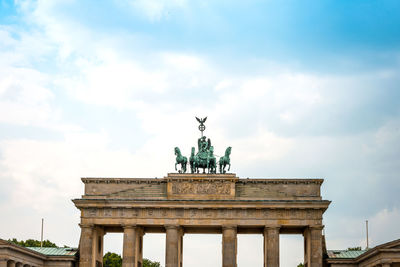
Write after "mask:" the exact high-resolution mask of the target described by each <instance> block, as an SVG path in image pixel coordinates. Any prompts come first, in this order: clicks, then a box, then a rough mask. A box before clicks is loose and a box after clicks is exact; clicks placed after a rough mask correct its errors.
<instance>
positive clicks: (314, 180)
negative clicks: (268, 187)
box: [237, 178, 324, 185]
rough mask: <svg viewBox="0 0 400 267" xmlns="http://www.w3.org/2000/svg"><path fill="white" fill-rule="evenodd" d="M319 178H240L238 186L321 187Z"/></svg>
mask: <svg viewBox="0 0 400 267" xmlns="http://www.w3.org/2000/svg"><path fill="white" fill-rule="evenodd" d="M323 182H324V179H321V178H240V179H239V180H238V181H237V183H240V184H258V183H260V184H317V185H321V184H322V183H323Z"/></svg>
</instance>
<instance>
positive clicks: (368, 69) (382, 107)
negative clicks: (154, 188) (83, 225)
mask: <svg viewBox="0 0 400 267" xmlns="http://www.w3.org/2000/svg"><path fill="white" fill-rule="evenodd" d="M399 13H400V3H399V1H397V0H379V1H378V0H353V1H345V0H343V1H341V0H339V1H337V0H335V1H333V0H322V1H321V0H309V1H300V0H284V1H272V0H266V1H256V0H254V1H252V0H249V1H224V0H221V1H207V0H203V1H201V0H199V1H196V0H193V1H189V0H132V1H130V0H120V1H111V0H110V1H77V0H76V1H74V0H51V1H29V0H27V1H25V0H15V1H10V0H0V213H1V220H0V238H5V239H7V238H12V237H16V238H18V239H28V238H35V239H40V221H41V218H45V233H44V234H45V238H46V239H50V240H51V241H53V242H55V243H57V244H58V245H60V246H62V245H70V246H77V245H78V240H79V234H80V229H79V226H78V222H79V216H80V214H79V212H78V210H77V209H76V208H75V207H74V205H73V203H72V202H71V201H70V200H71V199H73V198H79V197H80V196H81V195H82V194H83V186H82V183H81V181H80V177H163V176H165V175H166V174H167V173H168V172H172V171H173V164H174V160H175V159H174V155H173V147H175V146H179V147H180V148H181V150H182V151H183V153H184V154H186V155H188V154H189V152H190V147H191V146H193V145H194V144H195V143H196V140H197V137H198V136H199V132H198V130H197V122H196V121H195V119H194V116H201V117H203V116H208V120H207V130H206V135H207V136H209V137H211V138H212V141H213V144H214V147H215V153H216V154H217V155H221V154H223V151H224V150H225V148H226V147H227V146H232V147H233V150H232V155H231V161H232V164H233V165H232V171H233V172H235V173H236V174H237V175H238V176H239V177H263V178H274V177H279V178H281V177H282V178H285V177H290V178H292V177H299V178H300V177H301V178H302V177H321V178H324V179H325V182H324V184H323V188H322V194H323V197H324V199H328V200H332V204H331V206H330V208H329V209H328V211H327V212H326V213H325V217H324V223H325V225H326V227H325V234H326V240H327V246H328V249H345V248H347V247H352V246H362V247H365V220H369V223H370V244H371V246H374V245H377V244H380V243H382V242H386V241H390V240H393V239H398V238H400V228H399V227H398V224H399V221H400V196H399V194H400V193H399V192H400V177H399V174H400V105H399V103H400V16H399V15H398V14H399ZM144 242H145V248H144V249H145V251H144V254H145V255H144V256H145V257H147V258H150V259H153V260H157V261H160V262H161V263H162V264H163V263H164V246H165V244H164V242H165V237H164V236H163V235H146V236H145V240H144ZM184 242H185V247H184V251H185V254H184V264H185V266H190V267H192V266H193V267H197V266H220V264H221V263H220V262H221V244H220V243H221V236H220V235H186V236H185V240H184ZM261 244H262V237H261V236H257V235H246V236H239V250H238V254H239V255H238V262H239V266H261V265H262V247H261ZM105 246H106V249H107V250H110V251H114V252H118V253H120V252H121V249H122V236H121V235H120V234H112V235H107V236H106V238H105ZM302 250H303V243H302V238H301V236H281V266H284V267H291V266H295V264H297V263H299V262H301V261H302V255H303V252H302Z"/></svg>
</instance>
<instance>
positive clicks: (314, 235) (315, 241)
mask: <svg viewBox="0 0 400 267" xmlns="http://www.w3.org/2000/svg"><path fill="white" fill-rule="evenodd" d="M323 228H324V226H322V225H315V226H310V227H309V235H308V237H309V241H308V242H309V245H308V246H309V250H308V256H307V258H308V259H309V263H310V264H309V267H322V229H323Z"/></svg>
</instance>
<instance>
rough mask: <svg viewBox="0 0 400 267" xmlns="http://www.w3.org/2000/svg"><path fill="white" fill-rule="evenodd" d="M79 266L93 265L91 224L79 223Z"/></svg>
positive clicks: (93, 266) (91, 266)
mask: <svg viewBox="0 0 400 267" xmlns="http://www.w3.org/2000/svg"><path fill="white" fill-rule="evenodd" d="M80 227H81V238H80V241H79V267H95V261H94V257H93V256H94V255H95V254H94V253H93V252H94V249H93V230H94V227H93V225H82V224H81V225H80Z"/></svg>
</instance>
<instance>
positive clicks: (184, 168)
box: [183, 161, 187, 173]
mask: <svg viewBox="0 0 400 267" xmlns="http://www.w3.org/2000/svg"><path fill="white" fill-rule="evenodd" d="M186 167H187V161H186V162H185V163H184V164H183V173H186Z"/></svg>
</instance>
